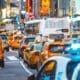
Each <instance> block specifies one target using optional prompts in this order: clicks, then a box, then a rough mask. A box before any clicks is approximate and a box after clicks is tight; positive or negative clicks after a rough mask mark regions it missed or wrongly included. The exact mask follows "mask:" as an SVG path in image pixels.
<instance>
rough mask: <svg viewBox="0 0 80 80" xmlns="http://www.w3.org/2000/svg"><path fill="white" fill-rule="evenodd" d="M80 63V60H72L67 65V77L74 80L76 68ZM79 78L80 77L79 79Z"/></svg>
mask: <svg viewBox="0 0 80 80" xmlns="http://www.w3.org/2000/svg"><path fill="white" fill-rule="evenodd" d="M78 63H80V62H79V61H77V62H76V61H70V62H69V63H68V65H67V69H66V74H67V78H68V80H72V75H73V73H74V69H75V68H76V67H77V65H78ZM77 80H79V79H77Z"/></svg>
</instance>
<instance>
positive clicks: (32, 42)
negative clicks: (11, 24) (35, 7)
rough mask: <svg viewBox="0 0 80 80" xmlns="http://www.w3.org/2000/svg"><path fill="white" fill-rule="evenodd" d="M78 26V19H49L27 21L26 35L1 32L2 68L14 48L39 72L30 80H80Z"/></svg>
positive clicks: (79, 24) (79, 34)
mask: <svg viewBox="0 0 80 80" xmlns="http://www.w3.org/2000/svg"><path fill="white" fill-rule="evenodd" d="M71 22H73V24H71ZM53 26H54V27H53ZM79 26H80V21H79V19H78V18H76V19H72V20H71V21H70V19H69V18H57V19H55V18H48V19H42V20H31V21H27V22H25V33H27V35H25V34H23V33H20V32H19V31H17V30H15V31H13V32H10V31H5V30H0V37H1V38H0V44H1V45H0V60H1V67H2V68H4V65H5V62H4V54H3V52H9V50H10V49H11V50H13V51H15V50H17V53H18V56H17V57H19V59H21V60H22V61H23V64H24V65H25V64H26V65H27V66H28V68H30V69H33V70H36V71H37V73H36V74H31V75H29V76H28V77H27V80H80V31H78V28H79Z"/></svg>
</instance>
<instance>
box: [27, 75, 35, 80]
mask: <svg viewBox="0 0 80 80" xmlns="http://www.w3.org/2000/svg"><path fill="white" fill-rule="evenodd" d="M27 80H36V78H35V75H34V74H33V75H30V76H29V77H28V79H27Z"/></svg>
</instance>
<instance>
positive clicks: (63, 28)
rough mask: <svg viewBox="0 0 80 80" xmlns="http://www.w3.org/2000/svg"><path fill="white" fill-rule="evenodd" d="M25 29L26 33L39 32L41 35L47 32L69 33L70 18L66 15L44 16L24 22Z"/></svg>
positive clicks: (47, 33)
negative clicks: (58, 16) (60, 16)
mask: <svg viewBox="0 0 80 80" xmlns="http://www.w3.org/2000/svg"><path fill="white" fill-rule="evenodd" d="M25 29H26V30H27V33H28V32H29V33H30V32H31V33H32V34H34V33H35V34H37V33H40V34H42V35H43V36H44V35H47V36H48V35H49V34H64V35H69V34H70V20H69V18H68V17H64V18H46V19H35V20H30V21H27V22H25Z"/></svg>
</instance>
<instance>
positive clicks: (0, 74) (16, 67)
mask: <svg viewBox="0 0 80 80" xmlns="http://www.w3.org/2000/svg"><path fill="white" fill-rule="evenodd" d="M33 73H36V70H32V69H30V68H29V67H27V65H26V64H24V63H23V61H22V60H21V59H19V58H18V53H17V51H10V52H6V53H5V68H3V69H0V80H27V77H28V76H29V75H31V74H33Z"/></svg>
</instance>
